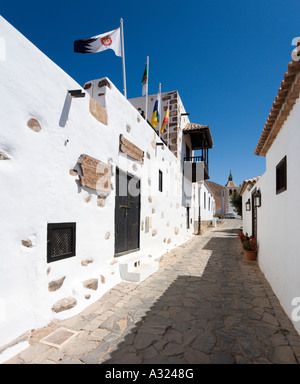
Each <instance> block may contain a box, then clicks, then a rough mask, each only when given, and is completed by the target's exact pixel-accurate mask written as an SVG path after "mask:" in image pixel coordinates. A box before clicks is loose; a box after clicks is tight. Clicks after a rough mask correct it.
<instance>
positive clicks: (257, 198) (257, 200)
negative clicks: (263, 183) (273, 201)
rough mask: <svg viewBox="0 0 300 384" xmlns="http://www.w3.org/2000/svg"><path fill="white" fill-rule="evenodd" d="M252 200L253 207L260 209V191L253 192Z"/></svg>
mask: <svg viewBox="0 0 300 384" xmlns="http://www.w3.org/2000/svg"><path fill="white" fill-rule="evenodd" d="M253 198H254V207H260V206H261V193H260V190H258V191H257V192H255V194H254V195H253Z"/></svg>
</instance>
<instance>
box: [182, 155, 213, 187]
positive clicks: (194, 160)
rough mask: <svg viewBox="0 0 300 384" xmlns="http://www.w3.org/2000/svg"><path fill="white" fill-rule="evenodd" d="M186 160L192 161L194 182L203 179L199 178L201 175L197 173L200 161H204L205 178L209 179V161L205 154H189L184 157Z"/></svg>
mask: <svg viewBox="0 0 300 384" xmlns="http://www.w3.org/2000/svg"><path fill="white" fill-rule="evenodd" d="M184 161H185V162H190V163H192V180H191V181H192V182H193V183H194V182H196V181H202V180H201V179H199V180H198V178H199V176H198V175H197V173H196V163H200V162H201V161H203V165H204V180H207V179H209V173H208V163H207V161H206V159H205V158H204V157H203V156H189V157H185V158H184Z"/></svg>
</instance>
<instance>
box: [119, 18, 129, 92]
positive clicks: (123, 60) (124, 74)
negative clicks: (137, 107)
mask: <svg viewBox="0 0 300 384" xmlns="http://www.w3.org/2000/svg"><path fill="white" fill-rule="evenodd" d="M120 27H121V39H122V62H123V83H124V96H125V98H126V99H127V90H126V72H125V49H124V31H123V19H121V20H120Z"/></svg>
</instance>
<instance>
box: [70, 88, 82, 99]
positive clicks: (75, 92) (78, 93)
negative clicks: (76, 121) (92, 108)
mask: <svg viewBox="0 0 300 384" xmlns="http://www.w3.org/2000/svg"><path fill="white" fill-rule="evenodd" d="M68 92H69V94H70V96H71V97H74V98H78V97H85V93H84V92H82V91H81V89H74V90H71V91H70V90H69V91H68Z"/></svg>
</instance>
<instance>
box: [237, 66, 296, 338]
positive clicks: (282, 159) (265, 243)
mask: <svg viewBox="0 0 300 384" xmlns="http://www.w3.org/2000/svg"><path fill="white" fill-rule="evenodd" d="M299 94H300V61H293V62H291V63H289V65H288V70H287V72H286V73H285V75H284V79H283V81H282V83H281V87H280V88H279V91H278V95H277V96H276V98H275V101H274V103H273V107H272V109H271V112H270V114H269V117H268V119H267V122H266V124H265V127H264V129H263V132H262V135H261V137H260V139H259V142H258V144H257V148H256V151H255V154H256V155H258V156H265V158H266V172H265V173H264V175H263V176H262V177H261V178H259V179H258V180H256V181H257V182H256V183H255V184H254V186H253V187H252V188H251V189H250V190H248V188H242V191H241V193H242V196H243V206H244V214H243V229H244V232H248V233H249V235H253V236H256V237H257V241H258V247H259V251H258V263H259V266H260V268H261V270H262V271H263V273H264V274H265V276H266V278H267V279H268V281H269V283H270V284H271V286H272V288H273V290H274V292H275V294H276V295H277V297H278V298H279V300H280V303H281V305H282V307H283V308H284V309H285V311H286V313H287V315H288V316H289V317H290V318H291V320H292V321H293V322H294V325H295V328H296V329H297V331H298V332H299V333H300V322H299V304H300V274H299V271H300V257H299V254H300V252H299V240H298V237H299V233H298V229H299V214H300V200H299V190H300V182H299V176H298V175H299V169H300V153H299V142H300V130H299V126H300V99H299ZM245 184H247V181H245ZM256 192H258V193H259V194H260V195H261V197H260V202H259V201H258V204H257V205H258V206H255V204H254V197H255V193H256ZM247 202H248V206H249V208H248V209H250V210H246V203H247ZM249 204H250V205H249ZM297 305H298V308H297Z"/></svg>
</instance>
